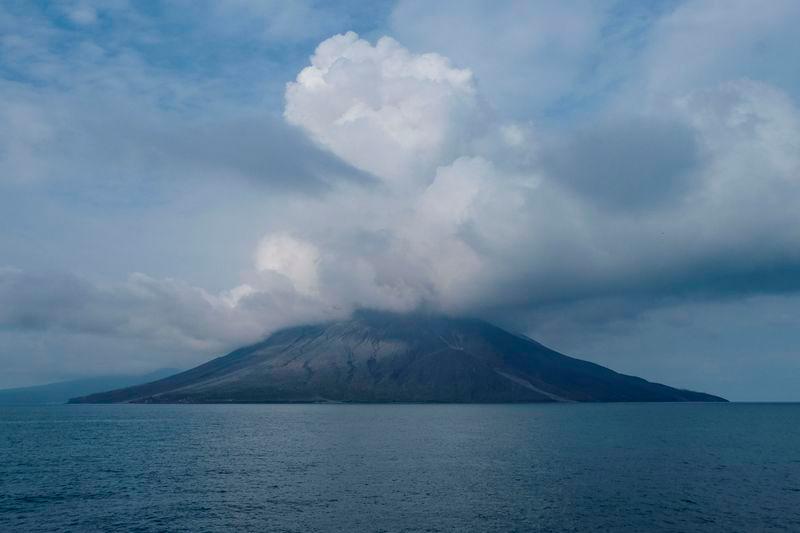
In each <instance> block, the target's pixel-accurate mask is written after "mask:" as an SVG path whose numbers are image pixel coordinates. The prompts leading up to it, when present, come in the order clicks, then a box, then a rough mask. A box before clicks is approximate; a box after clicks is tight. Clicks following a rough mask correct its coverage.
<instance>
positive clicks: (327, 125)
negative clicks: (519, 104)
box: [285, 32, 481, 180]
mask: <svg viewBox="0 0 800 533" xmlns="http://www.w3.org/2000/svg"><path fill="white" fill-rule="evenodd" d="M480 111H481V110H480V106H479V102H478V101H477V99H476V97H475V87H474V84H473V80H472V74H471V72H470V71H469V70H463V69H458V68H455V67H453V66H452V65H451V64H450V62H449V61H448V60H447V58H445V57H442V56H440V55H438V54H432V53H429V54H419V55H415V54H411V53H410V52H409V51H408V50H407V49H405V48H403V47H402V46H400V44H399V43H397V41H395V40H394V39H392V38H390V37H382V38H381V39H379V40H378V42H377V43H376V44H375V45H374V46H373V45H372V44H370V43H369V42H367V41H365V40H363V39H360V38H359V37H358V35H356V34H355V33H353V32H349V33H346V34H344V35H337V36H334V37H331V38H330V39H328V40H326V41H324V42H323V43H322V44H320V45H319V46H318V47H317V50H316V52H315V53H314V55H313V56H312V57H311V65H310V66H308V67H306V68H305V69H303V70H302V71H301V72H300V74H299V75H298V76H297V80H296V81H294V82H292V83H289V84H288V86H287V88H286V110H285V116H286V119H287V120H288V121H289V122H290V123H292V124H295V125H298V126H300V127H302V128H303V129H305V130H306V131H308V133H309V134H310V135H311V136H312V138H314V139H316V140H317V141H318V142H319V143H320V144H322V145H324V146H326V147H328V148H329V149H330V150H331V151H332V152H333V153H335V154H336V155H338V156H339V157H341V158H343V159H345V160H346V161H348V162H350V163H351V164H353V165H354V166H356V167H358V168H361V169H363V170H365V171H367V172H371V173H373V174H375V175H377V176H380V177H382V178H384V179H390V180H400V179H406V180H407V179H411V178H419V177H420V174H422V175H423V176H424V174H425V172H427V171H429V170H430V168H431V166H432V165H436V164H437V163H441V162H447V161H446V160H445V161H443V159H446V158H447V155H448V154H451V153H452V151H453V150H454V149H455V148H456V145H457V144H458V142H459V140H464V137H465V134H466V135H468V134H470V133H471V132H470V131H469V129H470V128H471V127H472V126H471V124H470V122H471V121H473V120H475V117H476V115H478V114H480ZM465 130H467V131H465Z"/></svg>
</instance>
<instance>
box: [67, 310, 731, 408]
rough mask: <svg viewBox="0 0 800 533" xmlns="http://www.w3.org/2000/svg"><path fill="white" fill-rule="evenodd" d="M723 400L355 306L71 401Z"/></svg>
mask: <svg viewBox="0 0 800 533" xmlns="http://www.w3.org/2000/svg"><path fill="white" fill-rule="evenodd" d="M684 401H695V402H697V401H700V402H707V401H725V400H724V399H723V398H719V397H717V396H712V395H710V394H705V393H701V392H692V391H688V390H682V389H676V388H672V387H668V386H666V385H661V384H658V383H652V382H649V381H646V380H644V379H641V378H638V377H633V376H627V375H624V374H619V373H617V372H614V371H613V370H610V369H608V368H605V367H603V366H600V365H597V364H594V363H590V362H588V361H582V360H580V359H575V358H572V357H568V356H565V355H562V354H560V353H558V352H556V351H554V350H551V349H549V348H547V347H545V346H543V345H541V344H539V343H538V342H536V341H534V340H532V339H530V338H528V337H526V336H524V335H519V334H514V333H511V332H508V331H506V330H503V329H501V328H499V327H496V326H494V325H492V324H489V323H487V322H484V321H481V320H474V319H458V318H450V317H444V316H436V315H430V314H396V313H388V312H376V311H359V312H356V313H355V314H354V315H353V316H352V318H350V319H348V320H342V321H333V322H327V323H321V324H315V325H308V326H300V327H292V328H288V329H283V330H280V331H278V332H276V333H274V334H272V335H271V336H270V337H269V338H267V339H266V340H264V341H263V342H260V343H257V344H254V345H252V346H247V347H245V348H241V349H239V350H236V351H233V352H231V353H229V354H228V355H225V356H222V357H219V358H216V359H213V360H211V361H209V362H207V363H205V364H203V365H200V366H198V367H196V368H193V369H191V370H187V371H186V372H181V373H179V374H176V375H173V376H170V377H167V378H164V379H160V380H157V381H153V382H150V383H146V384H143V385H137V386H134V387H127V388H122V389H117V390H113V391H109V392H102V393H97V394H91V395H89V396H83V397H79V398H73V399H71V400H70V403H117V402H127V403H278V402H286V403H291V402H375V403H390V402H442V403H470V402H475V403H506V402H507V403H521V402H684Z"/></svg>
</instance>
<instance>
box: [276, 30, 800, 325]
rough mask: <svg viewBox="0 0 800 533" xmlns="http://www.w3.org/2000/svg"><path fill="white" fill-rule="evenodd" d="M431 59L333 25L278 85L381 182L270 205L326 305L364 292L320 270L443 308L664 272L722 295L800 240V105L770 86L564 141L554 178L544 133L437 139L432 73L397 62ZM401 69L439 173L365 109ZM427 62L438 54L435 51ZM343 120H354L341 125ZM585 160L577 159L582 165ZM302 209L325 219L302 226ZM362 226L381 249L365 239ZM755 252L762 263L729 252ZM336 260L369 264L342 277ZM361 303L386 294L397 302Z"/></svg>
mask: <svg viewBox="0 0 800 533" xmlns="http://www.w3.org/2000/svg"><path fill="white" fill-rule="evenodd" d="M382 43H383V44H382ZM384 49H388V51H386V50H384ZM398 57H400V58H402V60H398V59H397V58H398ZM427 57H430V56H429V55H427V54H421V55H416V54H413V53H411V52H409V51H407V50H405V49H403V48H402V47H401V46H400V45H399V44H398V43H396V42H394V41H388V44H387V41H385V40H381V41H379V42H378V44H376V45H375V46H373V45H371V44H370V43H367V42H366V41H363V40H361V39H358V38H357V37H356V36H355V35H354V34H347V35H344V36H336V37H333V38H331V39H329V40H328V41H325V42H323V43H322V44H321V45H320V46H319V47H318V49H317V53H316V54H315V56H314V57H313V58H312V66H311V67H308V68H307V69H305V70H303V72H302V73H301V74H300V75H299V76H298V81H297V83H294V84H290V85H289V86H288V88H287V109H286V116H287V118H288V119H289V120H290V121H293V122H294V123H295V124H297V125H299V126H300V127H302V128H304V129H305V130H306V131H307V132H308V133H309V134H310V135H311V136H312V137H313V138H315V139H317V140H318V141H319V142H321V143H322V144H325V145H328V146H329V147H330V148H331V150H333V151H335V152H336V153H337V155H339V156H340V157H342V158H343V159H344V160H345V161H347V162H349V163H351V164H353V165H355V166H359V167H361V168H364V169H366V170H369V171H370V172H372V173H374V174H375V175H376V176H377V177H378V178H381V179H383V180H385V184H386V186H385V187H377V188H373V189H372V190H370V191H369V192H366V193H364V194H363V196H360V197H359V196H355V195H352V194H342V195H341V196H337V195H333V196H330V197H327V198H326V199H325V205H324V206H320V205H318V204H314V207H311V206H309V205H308V204H304V203H303V202H302V201H301V202H299V203H297V204H295V206H294V207H293V208H290V209H288V210H287V212H286V213H284V214H283V218H284V219H285V220H291V221H294V223H293V225H294V226H296V227H302V228H305V229H307V231H306V232H305V235H306V238H307V239H309V241H310V242H312V243H314V244H315V245H316V246H317V247H318V248H319V249H320V250H321V254H320V256H319V258H320V260H319V272H320V273H321V274H320V278H319V279H320V293H321V294H325V295H327V300H326V302H327V304H329V305H332V304H333V303H334V302H336V304H338V305H345V306H348V307H355V306H358V305H363V304H364V303H365V302H364V301H358V300H357V299H348V296H347V295H346V294H341V293H337V294H335V295H333V294H332V293H330V292H329V291H328V288H327V286H328V284H329V283H337V284H344V285H345V286H348V287H352V286H357V285H359V284H364V283H367V284H373V285H374V287H373V289H374V290H372V291H371V294H372V295H373V296H376V295H381V294H385V292H386V291H385V290H384V289H386V288H387V287H390V288H391V289H392V291H390V292H391V293H397V292H400V293H403V294H404V295H405V297H404V298H402V299H401V301H404V302H405V303H406V305H412V306H413V305H414V303H416V304H417V305H419V304H425V305H432V306H434V307H438V308H440V309H444V310H446V311H452V312H471V311H473V310H475V309H481V308H484V307H485V308H490V309H503V308H507V307H512V308H520V307H521V308H535V307H536V306H537V305H539V304H540V303H546V302H553V301H560V300H564V301H580V300H583V299H587V298H594V297H598V296H601V295H604V294H608V293H609V292H615V293H621V294H624V293H626V292H635V293H638V292H640V291H642V290H644V291H654V292H655V293H658V292H659V291H663V290H664V288H665V287H669V286H670V284H673V283H683V284H686V285H687V286H689V287H691V286H695V287H699V286H702V285H703V284H704V283H706V282H707V280H706V279H705V276H708V275H710V274H709V272H710V271H711V270H713V269H717V271H718V273H719V274H720V279H721V280H722V281H721V282H720V284H719V285H718V286H715V288H714V289H713V290H714V291H723V292H725V291H734V292H735V291H737V290H741V288H740V287H739V285H741V284H742V283H744V284H745V285H747V284H748V282H747V281H746V280H744V279H743V277H744V278H746V277H747V276H751V277H752V278H753V279H757V278H758V275H759V274H758V269H759V268H761V267H762V266H764V265H767V264H772V263H782V262H783V261H786V260H790V261H794V260H795V259H799V260H800V258H798V257H795V256H793V255H792V254H787V252H786V249H787V246H789V247H790V248H789V249H800V248H798V245H800V236H799V235H798V234H797V232H795V231H793V230H792V229H791V228H792V227H798V224H800V214H798V213H797V211H796V210H795V209H792V208H790V207H789V206H790V205H793V204H792V202H798V201H800V187H799V186H798V182H797V179H796V177H797V176H798V165H797V161H798V155H797V154H798V150H797V143H798V140H800V128H798V122H797V120H798V116H800V114H799V113H798V110H797V107H796V106H795V104H794V103H793V102H792V101H791V99H790V98H789V97H788V96H786V95H785V94H784V93H782V92H781V91H780V90H779V89H777V88H775V87H774V86H771V85H769V84H766V83H763V82H752V81H746V80H740V81H733V82H725V83H722V84H716V85H712V86H710V87H707V88H701V89H697V90H694V91H684V92H680V93H676V94H673V95H672V97H671V98H670V99H669V100H668V102H667V105H664V106H662V107H661V108H659V109H657V110H655V111H651V110H648V108H643V109H642V110H641V111H639V112H638V113H632V112H628V115H622V116H620V117H618V118H616V119H615V120H613V121H609V122H608V123H606V124H600V126H599V129H597V130H596V131H593V132H592V133H591V135H588V136H586V135H584V136H583V137H581V139H582V140H581V141H580V142H578V143H567V144H566V146H567V147H569V148H571V149H575V150H576V151H575V152H574V153H569V152H567V153H566V154H565V157H566V158H567V159H570V160H574V161H577V163H575V164H571V165H570V166H569V167H567V170H568V172H569V175H568V176H567V175H564V174H562V173H561V172H562V170H563V169H562V167H558V166H555V167H554V166H552V165H550V164H549V163H548V162H547V161H548V155H549V154H548V150H549V146H548V145H547V144H546V143H544V144H543V143H542V142H537V139H536V136H533V135H531V131H530V128H526V127H522V126H521V125H519V124H510V125H509V124H501V123H497V122H494V121H493V120H492V119H491V115H490V114H484V113H475V114H473V115H472V116H471V117H469V120H471V121H472V122H471V123H472V124H473V125H476V124H477V125H478V126H477V127H474V128H472V129H469V128H467V129H465V130H462V131H463V132H464V134H462V135H461V136H459V137H450V138H448V134H450V135H455V134H453V133H452V132H454V131H456V130H459V129H460V128H461V127H462V126H463V124H464V117H465V115H464V114H462V113H453V112H452V110H453V107H452V104H451V103H449V102H447V101H446V99H444V98H441V99H440V98H433V99H431V98H429V95H430V94H431V93H430V91H431V85H430V84H431V79H432V76H431V75H429V74H425V75H421V76H413V75H410V74H408V73H409V72H413V69H412V68H411V67H410V66H409V65H414V64H417V62H418V61H422V60H423V58H427ZM363 63H366V65H364V64H363ZM398 64H400V65H404V68H403V69H401V71H402V72H404V73H406V74H404V76H403V83H402V86H403V90H402V93H401V94H402V99H403V102H417V101H426V102H427V103H428V105H429V106H430V107H429V111H430V116H432V117H435V118H436V120H433V121H423V122H413V121H411V122H406V123H404V127H405V126H408V125H409V124H414V125H415V127H417V128H419V129H420V132H419V137H414V138H416V139H418V140H424V141H425V142H424V143H423V144H425V145H432V146H434V147H437V148H438V147H439V146H443V145H444V146H449V149H448V150H446V151H441V150H439V151H437V156H436V158H435V159H434V160H435V161H436V167H437V168H436V169H433V168H429V167H426V166H425V165H421V166H417V167H411V166H404V165H403V162H404V161H411V160H414V161H416V160H415V159H414V158H413V157H412V156H411V152H409V153H403V150H402V146H403V143H402V142H400V141H398V139H403V138H404V136H403V135H400V136H398V135H397V132H398V131H405V130H404V127H399V126H398V128H397V129H392V130H387V129H386V128H387V127H388V126H387V124H390V123H391V121H388V122H387V121H386V120H385V116H384V112H385V109H384V107H383V106H382V105H377V104H373V105H372V106H367V107H363V106H362V103H363V102H364V101H366V100H369V98H370V96H367V95H373V96H374V95H383V94H394V91H395V88H396V85H397V83H398V81H397V79H396V78H395V77H394V76H388V75H377V74H376V73H378V72H380V73H385V72H396V71H397V68H398V67H397V65H398ZM436 64H437V65H440V66H441V65H446V64H447V63H446V60H445V59H443V58H440V57H438V56H437V58H436ZM434 71H435V72H440V70H439V69H434ZM425 72H428V71H427V70H426V71H425ZM443 72H445V73H446V72H449V71H447V70H445V71H443ZM437 76H439V77H440V78H441V79H442V80H446V79H448V78H447V75H445V74H441V73H440V74H437ZM455 80H457V81H458V80H460V81H464V82H467V81H469V87H470V90H469V95H470V99H471V101H473V102H478V101H479V100H480V97H479V95H477V94H475V90H474V88H473V87H472V85H471V80H470V78H469V77H467V76H465V77H464V78H463V79H462V78H461V77H460V76H455ZM446 85H448V87H449V86H451V85H452V82H447V83H446ZM448 90H451V89H448ZM316 91H319V93H316ZM323 94H324V97H323ZM300 95H302V96H303V97H300ZM310 95H316V97H314V98H311V97H309V96H310ZM354 95H357V96H354ZM307 97H308V98H307ZM380 101H382V100H380ZM322 102H326V103H330V106H329V107H324V106H323V105H322ZM401 107H402V106H401ZM475 109H477V108H475ZM394 112H395V110H394V109H392V110H391V112H387V113H388V115H390V116H394V115H393V113H394ZM411 116H412V117H413V118H419V117H417V116H416V115H413V114H412V115H411ZM298 117H304V118H302V119H300V118H298ZM351 118H353V120H352V121H351V120H350V119H351ZM468 122H469V121H468ZM356 123H357V124H358V128H364V129H361V130H359V131H355V130H354V131H353V132H352V134H351V132H350V131H349V130H343V129H341V128H343V127H350V126H351V125H352V126H353V127H354V128H355V127H356V126H355V124H356ZM626 124H627V125H626ZM426 128H431V129H426ZM365 132H369V135H368V137H369V139H368V140H365V139H364V137H363V136H362V134H365ZM431 132H435V133H431ZM571 134H572V133H571V132H569V131H567V132H566V133H564V134H562V135H571ZM412 137H413V136H412ZM429 153H430V152H428V154H429ZM586 155H589V156H591V157H589V158H588V163H587V164H580V160H581V158H582V157H583V156H586ZM373 158H374V159H373ZM368 159H369V162H366V161H367V160H368ZM651 161H656V163H651ZM659 161H661V163H659ZM387 162H390V163H391V164H388V165H387ZM593 165H594V166H593ZM654 165H657V166H654ZM398 168H403V172H399V173H398V172H397V169H398ZM653 172H656V174H653V175H652V176H650V175H644V174H642V173H653ZM567 178H569V179H568V180H567ZM662 196H663V199H662V198H661V197H662ZM790 199H791V200H790ZM764 209H768V210H769V213H766V214H765V213H763V210H764ZM310 211H315V212H317V213H318V215H319V216H320V217H321V218H322V219H323V220H324V224H318V223H314V222H309V221H308V218H307V217H304V214H305V213H308V212H310ZM345 212H346V213H347V215H346V216H342V213H345ZM304 218H305V220H304ZM368 238H374V239H375V241H376V242H378V243H380V244H379V245H376V246H363V245H360V243H363V242H365V241H366V240H367V239H368ZM753 249H758V250H759V251H760V252H761V253H760V254H759V261H760V262H761V263H759V262H758V261H757V262H752V261H751V262H750V263H748V264H746V265H742V263H741V262H740V260H741V259H742V258H743V257H746V255H747V251H748V250H753ZM795 255H797V254H795ZM790 256H791V257H790ZM348 264H358V265H361V268H362V270H361V271H362V272H364V271H366V272H371V273H372V275H369V276H364V277H361V278H359V279H355V278H354V277H352V276H351V275H350V274H349V273H348V269H347V267H346V266H347V265H348ZM798 264H800V263H798ZM759 265H761V266H759ZM771 268H774V267H771ZM723 271H724V272H723ZM330 272H336V276H335V278H334V277H332V276H329V275H328V273H330ZM348 277H350V278H351V279H349V280H348V281H344V280H346V279H347V278H348ZM689 290H693V289H689ZM355 292H359V291H355ZM368 292H369V291H368ZM345 302H346V303H345ZM369 304H371V305H373V306H378V307H380V306H382V305H386V306H389V307H396V306H397V300H391V303H389V300H386V301H382V300H381V299H380V297H378V299H377V300H374V299H373V300H370V301H369Z"/></svg>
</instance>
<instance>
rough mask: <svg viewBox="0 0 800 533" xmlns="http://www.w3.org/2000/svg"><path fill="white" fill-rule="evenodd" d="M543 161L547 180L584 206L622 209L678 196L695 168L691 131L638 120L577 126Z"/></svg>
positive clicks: (696, 154) (653, 205) (650, 205)
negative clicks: (578, 197)
mask: <svg viewBox="0 0 800 533" xmlns="http://www.w3.org/2000/svg"><path fill="white" fill-rule="evenodd" d="M542 159H543V164H544V171H545V172H546V173H547V174H548V175H549V176H550V177H551V179H553V180H555V181H557V182H558V183H561V184H564V185H566V186H568V187H570V188H571V189H573V190H574V191H575V192H577V193H578V194H580V195H582V196H583V197H584V198H585V199H586V200H587V201H588V202H592V203H597V204H598V205H600V206H603V207H606V208H608V209H614V210H622V211H627V210H640V209H651V208H657V207H659V206H661V205H663V204H665V203H669V202H670V201H675V200H679V199H680V198H683V197H684V196H685V195H686V194H687V192H688V189H689V188H691V187H692V185H693V183H692V180H691V178H692V176H691V171H692V170H694V169H696V168H697V166H698V165H699V164H700V160H699V159H700V154H699V148H698V147H697V145H696V142H695V138H694V132H693V131H692V129H691V128H690V127H688V126H687V125H685V124H682V123H680V122H677V121H676V122H665V121H661V120H659V119H657V118H650V119H644V118H641V117H636V118H629V119H625V118H615V119H612V120H610V121H605V122H594V123H592V124H591V125H589V126H586V127H582V128H578V129H577V131H574V132H571V133H570V134H567V135H565V136H564V138H562V139H559V140H557V141H555V142H554V143H553V145H552V146H548V147H547V148H546V149H545V151H544V153H543V156H542Z"/></svg>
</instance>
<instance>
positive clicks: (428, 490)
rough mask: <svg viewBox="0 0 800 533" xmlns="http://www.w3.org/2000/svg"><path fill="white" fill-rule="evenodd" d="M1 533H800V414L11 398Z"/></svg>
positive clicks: (789, 409)
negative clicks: (16, 402) (36, 402)
mask: <svg viewBox="0 0 800 533" xmlns="http://www.w3.org/2000/svg"><path fill="white" fill-rule="evenodd" d="M0 531H2V532H7V531H8V532H38V531H71V532H85V531H103V532H107V531H131V532H162V531H169V532H173V531H176V532H177V531H186V532H193V533H194V532H206V531H208V532H216V531H258V532H261V531H263V532H298V533H299V532H302V533H306V532H315V531H325V532H327V531H343V532H360V531H375V532H379V531H386V532H395V531H397V532H402V531H407V532H410V531H415V532H416V531H420V532H423V531H424V532H435V531H448V532H449V531H476V532H491V531H503V532H505V531H520V532H522V531H525V532H528V531H534V532H536V531H542V532H544V531H547V532H550V531H553V532H565V531H566V532H568V531H575V532H584V531H612V532H660V531H674V532H691V531H713V532H716V531H718V532H726V533H728V532H738V531H741V532H759V531H792V532H796V531H800V404H745V403H729V404H724V403H720V404H704V403H673V404H549V405H544V404H525V405H412V404H398V405H349V404H348V405H342V404H311V405H308V404H307V405H53V406H27V407H26V406H15V407H5V406H0Z"/></svg>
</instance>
